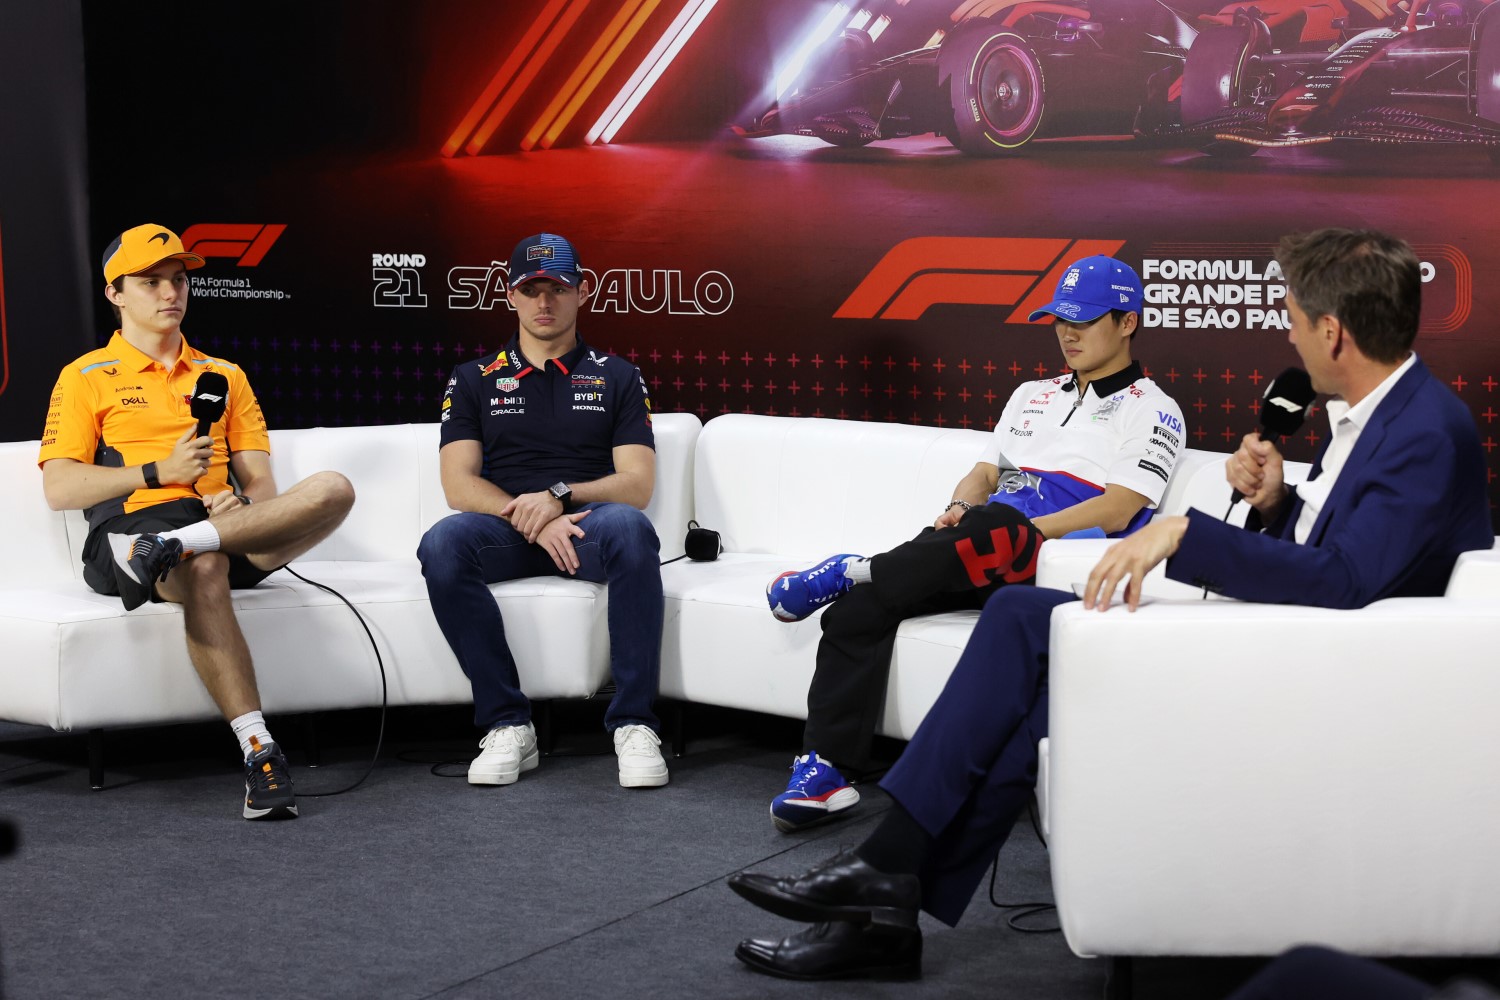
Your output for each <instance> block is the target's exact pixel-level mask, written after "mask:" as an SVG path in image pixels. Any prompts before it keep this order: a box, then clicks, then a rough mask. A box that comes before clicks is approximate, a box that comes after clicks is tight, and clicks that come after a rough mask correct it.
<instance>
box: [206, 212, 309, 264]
mask: <svg viewBox="0 0 1500 1000" xmlns="http://www.w3.org/2000/svg"><path fill="white" fill-rule="evenodd" d="M284 232H286V226H283V225H275V224H273V225H261V224H260V223H256V222H250V223H217V222H206V223H200V224H198V225H196V226H189V227H188V228H187V231H186V232H184V233H183V234H182V246H183V249H185V250H187V251H189V252H191V253H195V254H197V255H198V256H200V257H234V258H236V260H235V262H236V263H237V264H238V265H239V266H240V267H255V266H257V265H258V264H260V262H261V260H263V259H264V258H265V256H266V254H267V253H268V252H269V251H270V249H271V246H272V244H274V243H275V242H276V240H277V239H278V238H279V237H280V236H281V234H282V233H284Z"/></svg>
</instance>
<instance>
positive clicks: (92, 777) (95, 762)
mask: <svg viewBox="0 0 1500 1000" xmlns="http://www.w3.org/2000/svg"><path fill="white" fill-rule="evenodd" d="M84 743H85V744H86V745H87V746H88V753H89V787H90V788H92V789H93V790H94V791H96V792H97V791H98V790H99V789H101V788H103V787H104V730H102V729H90V730H89V731H88V733H87V734H86V735H85V736H84Z"/></svg>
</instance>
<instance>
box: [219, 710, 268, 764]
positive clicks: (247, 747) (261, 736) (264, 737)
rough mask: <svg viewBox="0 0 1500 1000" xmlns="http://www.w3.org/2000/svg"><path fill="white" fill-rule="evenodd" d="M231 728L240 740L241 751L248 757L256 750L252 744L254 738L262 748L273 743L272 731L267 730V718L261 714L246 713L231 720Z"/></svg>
mask: <svg viewBox="0 0 1500 1000" xmlns="http://www.w3.org/2000/svg"><path fill="white" fill-rule="evenodd" d="M229 728H231V729H233V730H234V735H235V736H236V737H238V738H239V741H240V749H241V750H243V751H244V753H245V756H246V757H248V756H250V754H251V753H252V752H253V751H254V750H255V749H256V748H255V747H254V746H252V745H251V743H250V740H251V739H252V738H253V739H255V740H256V741H258V742H259V743H260V745H261V746H265V745H266V744H267V743H270V742H272V740H271V731H270V730H269V729H267V728H266V720H265V717H264V716H262V715H261V714H260V713H259V712H246V713H245V714H244V715H242V716H240V717H239V718H238V719H230V720H229Z"/></svg>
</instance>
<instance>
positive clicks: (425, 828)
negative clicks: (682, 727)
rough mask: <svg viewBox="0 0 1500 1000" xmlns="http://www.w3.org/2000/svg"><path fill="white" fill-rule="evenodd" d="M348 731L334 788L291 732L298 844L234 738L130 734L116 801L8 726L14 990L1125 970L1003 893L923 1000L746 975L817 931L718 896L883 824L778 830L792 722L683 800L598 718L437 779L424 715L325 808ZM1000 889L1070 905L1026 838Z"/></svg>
mask: <svg viewBox="0 0 1500 1000" xmlns="http://www.w3.org/2000/svg"><path fill="white" fill-rule="evenodd" d="M564 714H566V713H564ZM577 714H578V713H575V715H577ZM336 718H338V719H339V723H338V725H336V726H335V732H334V739H332V740H328V741H327V742H328V743H329V746H328V748H327V749H326V750H325V752H324V766H322V767H319V768H316V769H310V768H306V767H299V766H296V763H297V760H298V757H299V755H298V753H297V752H296V749H295V746H296V741H294V740H293V739H291V738H290V737H291V735H293V734H295V733H296V731H297V730H296V729H295V728H293V727H291V726H286V727H284V728H282V729H281V730H280V731H278V736H279V738H281V739H282V741H283V742H285V743H289V744H291V745H292V746H293V752H292V758H293V762H294V775H295V779H296V781H297V787H298V791H299V793H300V794H301V796H302V798H301V799H300V805H301V807H302V815H301V818H299V819H298V820H296V821H292V822H283V823H247V822H245V821H243V820H241V819H240V818H239V806H240V795H241V792H242V785H241V781H240V778H239V776H238V774H237V771H236V767H235V760H234V757H235V747H234V745H233V740H232V737H231V736H230V735H229V734H228V732H227V730H226V729H224V728H223V727H222V726H221V725H218V726H196V727H194V726H186V727H184V726H178V727H163V728H157V729H151V730H141V731H138V732H134V733H128V734H112V735H111V737H110V745H109V754H110V755H109V758H108V762H107V766H108V784H109V787H108V788H106V789H105V790H103V791H97V792H96V791H91V790H90V789H89V788H88V783H87V780H86V774H87V772H86V768H85V767H84V763H83V752H82V744H81V741H80V740H77V739H75V738H71V737H59V736H52V735H50V734H46V733H43V732H41V731H38V730H31V729H25V728H22V727H12V726H0V817H7V818H9V819H11V820H12V821H14V822H16V823H17V825H18V826H19V828H20V834H21V846H20V850H19V851H18V852H17V853H16V854H15V855H14V856H12V857H10V858H8V859H4V860H0V990H3V995H4V996H6V997H10V998H11V1000H31V998H52V997H78V996H86V995H87V996H100V997H178V996H181V997H219V996H223V997H231V996H232V997H241V998H242V997H245V996H255V997H308V998H329V1000H332V998H369V997H392V998H439V997H440V998H444V1000H471V998H473V1000H477V998H485V997H497V996H502V995H507V994H510V993H512V992H519V993H520V994H522V995H526V996H531V997H576V996H618V997H684V998H690V997H745V998H753V997H807V996H813V995H816V996H818V997H831V998H836V997H871V996H874V997H884V996H891V997H902V998H913V1000H915V998H925V997H1016V998H1041V1000H1072V998H1079V1000H1084V998H1099V997H1101V996H1103V995H1104V990H1105V982H1106V978H1107V975H1108V966H1107V964H1106V963H1104V962H1101V961H1089V960H1083V959H1079V958H1076V957H1074V956H1073V955H1072V954H1071V953H1070V952H1069V951H1068V948H1067V945H1066V943H1065V942H1064V941H1063V939H1062V936H1061V935H1060V934H1023V933H1018V932H1017V931H1015V930H1012V929H1010V928H1008V927H1007V926H1006V922H1005V917H1006V915H1007V911H1004V910H1001V909H997V908H996V907H994V906H993V905H992V904H991V902H990V900H989V898H988V893H987V889H986V888H983V887H982V888H981V891H980V893H979V894H978V895H977V896H976V898H975V900H974V902H973V903H972V905H971V906H970V907H969V910H968V912H967V914H966V915H965V918H964V920H963V921H962V922H961V923H960V925H959V926H958V927H957V928H953V929H950V928H947V927H944V926H942V925H940V924H937V923H936V922H933V921H931V920H930V919H929V918H927V917H926V916H925V915H924V917H923V931H924V934H925V937H926V942H925V944H926V950H925V960H924V977H923V979H922V980H921V981H919V982H914V983H900V984H893V983H847V984H818V985H809V984H803V983H794V982H785V981H781V980H775V979H770V978H767V977H764V976H761V975H759V974H757V973H754V972H752V971H750V970H748V969H746V968H745V967H743V966H742V965H741V964H740V963H739V962H738V961H736V960H735V958H734V957H733V950H734V946H735V944H736V942H738V941H739V940H740V939H741V938H744V937H746V936H749V935H752V934H755V935H760V934H769V933H778V934H779V933H790V932H791V931H793V930H795V929H796V926H797V925H794V924H791V923H789V922H786V921H783V920H780V919H779V918H776V917H773V916H770V915H769V914H766V913H763V912H761V911H759V910H757V909H755V908H754V907H752V906H750V905H749V904H747V903H745V902H743V901H741V900H739V899H738V898H737V897H735V896H734V895H733V894H732V893H731V892H730V891H729V890H728V888H727V887H726V886H725V884H724V880H725V878H726V877H727V876H729V875H730V874H732V873H734V872H736V871H739V870H741V869H745V868H752V869H756V870H761V871H770V872H794V871H799V870H802V869H803V868H806V867H807V866H809V865H811V864H812V863H814V862H816V861H818V860H820V859H822V858H823V857H825V856H827V855H829V854H831V853H833V852H834V851H835V850H837V849H838V848H839V847H841V846H852V845H854V844H857V843H858V842H859V841H860V840H861V839H862V838H863V836H864V835H865V834H866V833H867V832H868V830H869V829H870V828H871V827H872V826H873V824H874V823H875V822H876V821H877V820H878V817H879V814H880V813H881V812H882V811H883V810H884V809H885V808H886V806H887V804H888V803H887V801H886V800H885V799H884V797H883V795H882V793H881V792H880V791H879V789H878V788H876V787H875V786H873V785H868V786H864V801H863V802H862V803H861V804H860V806H859V808H858V810H857V811H856V813H857V814H856V815H854V816H851V817H850V818H849V819H847V820H844V821H842V822H838V823H833V824H829V825H825V826H823V827H821V828H818V829H816V830H813V831H806V832H804V833H802V834H798V835H795V836H787V835H784V834H781V833H779V832H777V831H776V830H775V829H774V828H773V827H772V825H771V823H770V822H769V819H768V817H767V815H766V807H767V804H768V802H769V800H770V797H771V796H772V795H774V794H775V792H776V791H779V790H780V787H781V785H782V783H783V782H784V780H785V774H786V764H787V762H788V760H789V753H788V752H786V749H785V748H786V747H790V746H792V745H793V744H794V743H795V729H788V728H787V727H786V724H785V723H784V720H765V719H763V718H761V717H754V716H746V715H737V714H733V713H729V714H725V715H722V716H714V715H709V716H708V717H707V722H706V724H705V722H704V721H703V718H702V717H701V716H697V717H696V718H697V719H698V720H699V721H698V722H697V724H696V725H695V727H694V729H693V730H692V732H693V733H694V734H695V735H694V738H693V739H692V741H691V742H690V744H689V752H688V754H687V755H686V756H684V757H682V758H679V759H676V760H671V761H670V764H671V768H672V778H671V783H670V784H669V785H668V786H667V787H665V788H662V789H651V790H641V789H635V790H632V789H623V788H621V787H620V786H619V784H618V783H617V780H616V773H615V766H614V758H613V755H612V753H610V752H609V744H608V740H607V737H606V736H604V734H603V733H602V732H601V731H599V730H597V729H595V728H594V727H595V726H596V725H597V719H596V718H590V717H589V716H588V711H584V712H583V713H582V714H581V716H580V717H575V718H571V719H569V718H563V719H562V720H561V721H560V722H559V723H558V725H557V729H558V737H557V742H556V748H555V749H556V752H555V753H554V754H553V755H552V756H549V757H546V758H544V759H543V761H542V764H541V766H540V767H539V768H538V769H537V770H536V771H533V772H531V773H529V774H526V775H524V776H523V777H522V778H521V780H520V781H519V782H518V783H516V784H515V785H512V786H509V787H505V788H471V787H470V786H469V785H468V784H467V783H466V782H464V781H463V780H462V778H445V777H440V776H436V775H434V774H433V773H432V768H431V767H430V762H431V761H432V760H436V759H444V758H449V757H467V756H468V755H469V754H470V752H471V749H472V747H473V744H472V742H470V741H469V739H468V738H467V736H466V728H465V726H464V724H463V720H462V717H461V716H459V715H455V714H453V713H451V712H443V711H436V710H432V711H427V712H425V713H424V712H423V711H421V710H405V712H404V713H402V712H397V713H393V714H392V725H391V729H390V733H389V740H388V744H387V748H386V750H385V752H384V753H383V754H382V758H381V760H380V762H379V764H378V765H377V767H376V768H375V770H374V772H373V774H372V775H371V776H370V778H369V780H368V781H367V782H366V783H365V784H364V785H363V786H362V787H360V788H358V789H356V790H354V791H352V792H349V793H347V794H344V795H338V796H334V797H331V798H312V797H308V795H307V793H309V792H313V791H316V790H320V789H323V790H326V789H331V788H335V787H340V786H342V785H344V784H347V783H348V782H350V781H352V780H353V779H354V778H356V777H358V776H359V774H360V773H361V772H362V771H363V770H364V766H365V764H366V763H367V761H368V757H369V754H370V752H371V750H372V748H373V734H374V728H375V717H374V715H373V714H366V713H341V715H340V716H339V717H336ZM272 721H273V727H274V726H276V720H272ZM288 729H290V730H291V733H288V732H287V730H288ZM361 729H363V730H364V732H363V735H364V736H366V737H368V738H366V739H363V740H361V739H360V736H361V733H360V732H358V731H357V730H361ZM341 737H342V738H343V739H344V742H343V743H340V738H341ZM439 770H441V769H439ZM448 770H451V771H453V772H455V773H460V774H461V773H462V768H461V767H453V768H449V769H448ZM998 883H999V884H998V887H997V889H996V892H997V894H998V895H1000V896H1001V897H1002V898H1003V899H1011V900H1014V899H1026V900H1031V899H1047V898H1050V896H1049V887H1048V873H1047V859H1046V853H1045V849H1044V848H1043V847H1042V846H1041V844H1040V843H1039V842H1038V841H1037V839H1036V836H1035V835H1034V833H1033V832H1032V830H1031V829H1030V826H1029V824H1026V823H1023V824H1021V825H1020V826H1018V827H1017V830H1016V832H1015V834H1014V835H1013V836H1012V838H1011V843H1010V844H1009V845H1008V846H1007V848H1006V850H1005V852H1004V853H1003V855H1002V860H1001V865H1000V869H999V878H998ZM1047 922H1049V921H1048V918H1046V917H1042V918H1040V919H1039V920H1037V921H1033V923H1040V924H1046V923H1047ZM1256 965H1257V963H1255V962H1244V961H1238V962H1228V961H1220V962H1204V961H1198V962H1186V961H1182V960H1179V961H1177V962H1157V963H1138V965H1137V977H1136V982H1137V990H1136V995H1137V996H1138V997H1141V998H1143V1000H1146V998H1149V1000H1176V998H1183V1000H1185V998H1188V997H1195V998H1211V997H1220V996H1223V995H1225V994H1226V993H1227V992H1228V991H1229V989H1230V988H1231V987H1232V985H1233V983H1235V982H1237V981H1238V980H1240V979H1242V978H1243V977H1244V976H1245V975H1247V974H1248V973H1249V972H1251V971H1253V970H1254V968H1255V967H1256Z"/></svg>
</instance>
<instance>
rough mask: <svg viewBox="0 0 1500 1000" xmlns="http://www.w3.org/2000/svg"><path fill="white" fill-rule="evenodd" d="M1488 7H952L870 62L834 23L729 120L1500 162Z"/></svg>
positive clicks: (1100, 3)
mask: <svg viewBox="0 0 1500 1000" xmlns="http://www.w3.org/2000/svg"><path fill="white" fill-rule="evenodd" d="M1188 2H1191V0H1188ZM1179 6H1181V5H1179ZM1497 9H1500V2H1494V3H1491V2H1490V0H1254V4H1253V5H1250V4H1247V3H1245V2H1236V3H1231V4H1230V5H1229V6H1226V7H1222V8H1210V9H1209V10H1207V11H1204V12H1202V13H1198V14H1192V13H1179V11H1178V10H1175V9H1173V8H1170V7H1167V6H1166V5H1165V4H1163V3H1161V2H1159V0H966V2H965V4H964V6H963V7H961V8H960V10H959V11H957V12H955V13H954V14H953V18H954V20H957V21H958V23H957V24H956V25H953V26H952V27H951V30H950V31H948V33H947V34H946V35H945V36H943V37H942V38H941V40H940V41H939V42H938V43H937V44H935V45H929V46H926V47H923V48H920V49H914V50H911V51H907V52H900V53H898V54H895V55H891V56H887V57H885V58H878V59H877V58H876V57H875V53H874V51H873V48H874V46H873V43H872V42H871V39H870V36H869V35H867V34H866V33H865V32H863V31H859V30H846V31H845V32H844V33H843V35H842V36H841V37H840V38H838V39H836V40H835V41H834V42H833V43H831V44H830V45H828V46H826V47H825V48H824V50H823V51H822V52H821V53H820V54H819V55H818V56H816V57H815V58H813V59H811V60H809V62H808V65H807V69H806V70H805V71H804V73H803V75H802V78H801V79H800V80H799V82H798V85H797V87H796V88H795V89H794V90H792V91H791V93H790V96H789V97H788V98H787V99H785V100H783V101H781V102H779V103H778V104H777V105H775V106H773V107H772V108H770V109H769V110H768V111H766V112H765V113H764V114H762V115H761V116H760V117H759V118H757V119H755V120H754V121H752V122H751V123H750V124H749V125H748V126H746V127H736V128H735V131H736V132H737V133H739V134H740V135H743V136H748V137H752V138H753V137H758V136H766V135H775V134H785V133H791V134H798V135H811V136H817V137H818V138H821V139H823V140H824V141H826V142H830V143H834V144H835V145H842V146H862V145H865V144H866V143H870V142H874V141H876V140H880V139H892V138H899V137H903V136H909V135H916V134H920V133H924V132H935V133H937V134H940V135H944V136H946V137H947V138H948V139H949V140H950V141H951V142H952V143H953V144H954V145H955V146H957V147H958V148H959V149H960V150H962V151H963V152H965V153H969V154H972V155H980V156H985V155H999V154H1005V153H1012V152H1015V151H1017V150H1019V149H1021V148H1022V147H1024V146H1025V145H1026V144H1027V143H1029V142H1031V141H1032V140H1035V139H1043V138H1061V137H1078V136H1103V135H1135V136H1150V137H1156V138H1164V139H1176V140H1178V141H1187V142H1192V143H1194V144H1196V145H1199V146H1202V148H1203V149H1204V150H1205V151H1206V152H1209V153H1214V154H1220V155H1234V154H1240V155H1245V154H1250V153H1254V152H1255V151H1256V150H1257V149H1260V148H1264V147H1268V146H1271V147H1274V146H1293V145H1309V144H1314V143H1324V142H1330V141H1333V140H1335V139H1337V140H1350V139H1352V140H1362V141H1365V142H1377V143H1398V142H1425V143H1448V144H1466V145H1474V146H1480V147H1485V148H1487V149H1488V150H1489V151H1490V155H1491V156H1492V157H1495V158H1497V159H1500V14H1497V13H1495V11H1496V10H1497ZM975 11H978V12H980V16H971V15H972V14H973V13H974V12H975Z"/></svg>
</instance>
